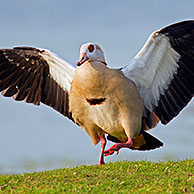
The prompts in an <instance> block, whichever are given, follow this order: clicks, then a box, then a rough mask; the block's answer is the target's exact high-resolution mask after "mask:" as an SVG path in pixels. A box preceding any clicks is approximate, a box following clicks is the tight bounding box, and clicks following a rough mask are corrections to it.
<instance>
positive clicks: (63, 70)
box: [40, 49, 75, 92]
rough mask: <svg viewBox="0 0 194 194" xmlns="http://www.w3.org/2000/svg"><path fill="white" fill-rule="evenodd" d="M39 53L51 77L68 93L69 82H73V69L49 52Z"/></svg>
mask: <svg viewBox="0 0 194 194" xmlns="http://www.w3.org/2000/svg"><path fill="white" fill-rule="evenodd" d="M44 51H45V52H43V53H40V55H41V56H42V57H43V58H44V59H45V60H46V61H47V63H48V64H49V70H50V74H51V77H52V78H53V79H54V80H55V81H56V82H57V83H58V84H59V85H60V86H61V87H62V88H63V89H64V90H67V91H68V92H69V91H70V87H71V82H72V80H73V75H74V71H75V68H74V67H73V66H72V65H70V64H69V63H68V62H66V61H64V60H62V59H61V58H60V57H58V56H57V55H55V54H54V53H52V52H51V51H49V50H45V49H44Z"/></svg>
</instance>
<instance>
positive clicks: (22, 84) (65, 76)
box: [0, 47, 75, 119]
mask: <svg viewBox="0 0 194 194" xmlns="http://www.w3.org/2000/svg"><path fill="white" fill-rule="evenodd" d="M74 69H75V68H74V67H73V66H72V65H70V64H69V63H67V62H66V61H64V60H62V59H60V58H59V57H58V56H57V55H55V54H54V53H52V52H51V51H49V50H45V49H37V48H32V47H15V48H13V49H0V91H1V94H2V95H3V96H6V97H12V96H13V99H15V100H18V101H21V100H24V101H25V102H27V103H33V104H35V105H39V104H40V102H42V103H44V104H46V105H48V106H51V107H52V108H54V109H55V110H57V111H58V112H60V113H61V114H63V115H64V116H67V117H69V118H70V119H72V118H71V114H70V113H69V110H68V93H69V90H70V86H71V82H72V79H73V74H74Z"/></svg>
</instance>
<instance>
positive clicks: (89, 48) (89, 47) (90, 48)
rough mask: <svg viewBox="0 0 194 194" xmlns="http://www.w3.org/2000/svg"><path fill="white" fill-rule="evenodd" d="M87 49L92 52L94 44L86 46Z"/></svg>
mask: <svg viewBox="0 0 194 194" xmlns="http://www.w3.org/2000/svg"><path fill="white" fill-rule="evenodd" d="M88 50H89V52H90V53H92V52H93V51H94V45H93V44H90V45H89V46H88Z"/></svg>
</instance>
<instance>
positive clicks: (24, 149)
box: [0, 0, 194, 173]
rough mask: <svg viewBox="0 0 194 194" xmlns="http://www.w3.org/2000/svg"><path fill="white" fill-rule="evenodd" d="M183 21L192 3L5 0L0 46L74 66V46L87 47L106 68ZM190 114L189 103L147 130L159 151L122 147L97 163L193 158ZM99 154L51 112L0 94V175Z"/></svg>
mask: <svg viewBox="0 0 194 194" xmlns="http://www.w3.org/2000/svg"><path fill="white" fill-rule="evenodd" d="M186 19H194V2H193V1H192V0H187V1H182V0H176V1H175V0H171V1H169V0H157V1H155V0H146V1H141V0H128V1H127V0H123V1H116V0H106V1H105V0H98V1H92V0H80V1H78V0H71V1H67V0H55V1H48V0H33V1H28V0H17V1H12V0H6V1H0V47H1V48H9V47H13V46H24V45H26V46H35V47H41V48H47V49H50V50H52V51H53V52H55V53H56V54H58V55H59V56H61V57H63V58H64V59H66V60H67V61H69V62H70V63H72V64H75V63H76V61H77V60H78V58H79V47H80V45H81V44H82V43H84V42H95V43H98V44H100V45H101V46H102V48H103V49H104V51H105V57H106V60H107V63H108V65H109V66H111V67H122V66H124V65H126V64H127V63H128V62H129V61H130V59H131V58H132V57H133V56H134V55H135V54H136V53H137V52H138V51H139V50H140V49H141V47H142V46H143V44H144V43H145V41H146V39H147V38H148V36H149V35H150V33H152V32H153V31H155V30H157V29H160V28H162V27H164V26H166V25H169V24H171V23H174V22H177V21H181V20H186ZM193 114H194V103H192V102H191V104H190V105H189V106H188V107H187V108H186V109H185V110H184V111H183V112H182V113H181V114H180V115H179V116H178V117H177V118H175V119H174V120H173V121H172V122H171V123H170V124H169V125H167V126H162V125H159V126H158V127H157V128H156V129H154V130H152V131H151V132H152V134H154V135H155V136H157V137H158V138H159V139H161V140H162V141H163V142H164V143H165V146H164V147H163V148H161V149H157V150H155V151H151V152H137V151H130V150H122V151H121V152H120V154H119V156H111V157H107V158H106V159H105V160H106V161H107V162H109V161H117V160H143V159H144V160H152V161H158V160H168V159H171V160H172V159H173V160H180V159H185V158H194V149H193V147H194V141H193V139H194V127H193V125H194V121H193ZM110 145H111V144H108V146H110ZM99 153H100V145H97V146H96V147H95V146H93V145H92V142H91V140H90V138H89V137H88V135H87V134H86V133H85V131H82V130H81V129H80V128H79V127H78V126H76V125H75V124H73V123H72V122H71V121H69V120H68V119H66V118H64V117H63V116H62V115H60V114H59V113H57V112H56V111H54V110H53V109H51V108H49V107H46V106H44V105H41V106H40V107H36V106H34V105H30V104H26V103H23V102H15V101H14V100H12V99H9V98H5V97H2V96H0V173H22V172H28V171H33V170H36V171H38V170H47V169H54V168H63V167H66V166H76V165H81V164H86V165H87V164H97V163H98V159H99Z"/></svg>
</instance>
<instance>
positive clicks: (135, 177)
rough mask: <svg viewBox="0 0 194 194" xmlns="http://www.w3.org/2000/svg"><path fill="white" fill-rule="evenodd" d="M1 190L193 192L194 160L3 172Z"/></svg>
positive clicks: (30, 191)
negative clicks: (31, 171)
mask: <svg viewBox="0 0 194 194" xmlns="http://www.w3.org/2000/svg"><path fill="white" fill-rule="evenodd" d="M0 191H1V192H2V193H77V192H79V193H138V194H139V193H143V194H144V193H152V194H153V193H194V160H185V161H180V162H146V161H140V162H138V161H137V162H126V161H125V162H115V163H108V164H106V165H103V166H100V167H99V166H80V167H77V168H67V169H59V170H53V171H47V172H39V173H26V174H22V175H1V176H0Z"/></svg>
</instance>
